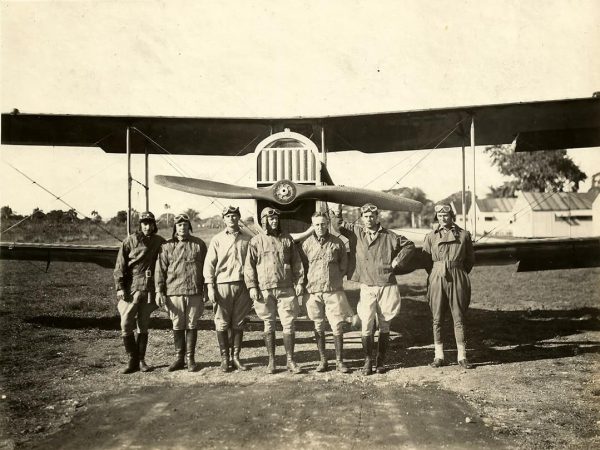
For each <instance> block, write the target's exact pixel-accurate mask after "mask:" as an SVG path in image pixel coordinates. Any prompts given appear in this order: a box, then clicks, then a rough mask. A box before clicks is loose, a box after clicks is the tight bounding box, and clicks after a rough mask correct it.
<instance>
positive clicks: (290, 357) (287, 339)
mask: <svg viewBox="0 0 600 450" xmlns="http://www.w3.org/2000/svg"><path fill="white" fill-rule="evenodd" d="M295 340H296V336H295V334H294V333H290V334H285V333H284V334H283V347H284V348H285V354H286V359H287V364H286V366H287V369H288V370H289V371H290V372H292V373H294V374H298V373H302V369H300V367H298V364H296V361H294V343H295Z"/></svg>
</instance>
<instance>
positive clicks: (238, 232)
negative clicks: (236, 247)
mask: <svg viewBox="0 0 600 450" xmlns="http://www.w3.org/2000/svg"><path fill="white" fill-rule="evenodd" d="M240 232H241V230H240V229H239V228H238V230H237V231H231V230H230V229H229V228H225V234H229V235H231V236H237V235H238V234H240Z"/></svg>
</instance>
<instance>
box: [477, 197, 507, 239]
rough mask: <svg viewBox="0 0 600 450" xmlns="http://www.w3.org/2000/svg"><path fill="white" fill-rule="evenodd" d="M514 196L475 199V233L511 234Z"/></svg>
mask: <svg viewBox="0 0 600 450" xmlns="http://www.w3.org/2000/svg"><path fill="white" fill-rule="evenodd" d="M516 201H517V199H516V198H482V199H477V200H475V205H476V206H475V207H476V208H477V209H476V211H477V214H476V217H477V233H478V234H479V233H485V234H491V235H496V236H511V235H512V234H513V231H512V229H511V221H512V211H513V208H514V206H515V203H516Z"/></svg>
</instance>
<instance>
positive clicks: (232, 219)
mask: <svg viewBox="0 0 600 450" xmlns="http://www.w3.org/2000/svg"><path fill="white" fill-rule="evenodd" d="M223 222H225V226H226V227H227V228H228V229H230V230H238V229H239V228H240V216H238V215H237V214H235V213H229V214H225V215H224V216H223Z"/></svg>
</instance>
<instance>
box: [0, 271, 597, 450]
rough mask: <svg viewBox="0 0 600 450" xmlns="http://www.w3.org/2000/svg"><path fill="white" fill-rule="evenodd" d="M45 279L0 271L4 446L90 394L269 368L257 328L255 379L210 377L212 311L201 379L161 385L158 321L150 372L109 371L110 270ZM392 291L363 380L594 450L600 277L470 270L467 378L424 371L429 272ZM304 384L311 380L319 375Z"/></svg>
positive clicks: (547, 440)
mask: <svg viewBox="0 0 600 450" xmlns="http://www.w3.org/2000/svg"><path fill="white" fill-rule="evenodd" d="M44 269H45V264H43V263H29V262H16V261H2V262H1V263H0V275H1V283H0V285H1V289H2V291H1V300H0V339H1V341H0V342H1V344H0V345H1V366H2V372H1V380H0V390H1V394H2V400H1V402H0V408H1V410H0V411H1V412H0V429H1V433H2V438H1V439H0V448H2V447H3V446H4V447H6V448H11V447H12V446H13V445H15V444H17V445H20V444H27V445H28V444H32V443H34V444H35V443H43V440H44V439H45V438H46V436H47V435H49V434H52V433H54V432H55V431H57V430H58V429H60V428H61V427H62V426H63V425H64V424H66V423H68V422H70V421H71V420H72V418H73V417H74V416H75V415H77V413H78V411H79V410H82V409H85V407H86V405H87V404H88V403H89V404H91V403H93V402H95V401H96V399H97V398H98V396H100V395H106V394H108V393H111V392H119V391H122V390H123V389H127V388H128V387H131V386H132V384H131V383H134V384H135V386H157V385H158V386H160V385H166V384H168V385H173V384H175V385H178V384H181V385H186V384H189V383H206V384H211V385H212V384H219V383H227V384H232V383H233V384H235V383H240V384H243V385H247V384H251V383H262V382H263V381H262V380H263V379H264V378H265V373H264V369H263V366H264V364H265V361H266V358H265V354H264V350H263V348H262V340H261V333H259V332H248V333H246V341H247V349H245V350H244V355H243V356H244V358H245V359H246V360H247V361H248V362H250V364H251V365H252V366H253V370H251V371H250V372H246V373H234V374H222V373H220V372H219V371H218V368H217V365H218V360H219V358H218V350H217V345H216V338H215V336H214V332H213V331H211V329H210V328H211V326H210V324H211V322H210V320H209V319H210V317H211V316H210V313H209V311H206V312H205V314H204V316H203V319H206V320H205V321H203V324H204V327H203V328H204V329H203V330H202V331H201V332H200V337H199V345H198V347H199V351H198V353H199V356H200V362H201V364H202V365H203V366H204V367H205V368H204V369H203V370H202V371H201V372H200V373H201V374H202V376H201V377H200V376H199V375H197V374H188V373H187V372H186V373H179V374H176V375H174V376H170V375H169V376H167V374H166V372H165V370H166V369H165V367H166V365H167V364H168V363H169V362H170V360H171V358H172V344H171V335H170V331H169V327H170V322H169V320H168V319H167V316H166V313H165V312H164V311H160V312H157V313H155V315H154V317H153V321H152V332H151V333H152V334H151V338H150V341H151V342H150V347H149V357H148V359H149V360H150V362H151V363H152V364H155V365H157V366H158V369H157V370H155V371H154V372H152V373H150V374H144V375H143V376H142V374H135V375H133V376H132V377H129V378H128V377H125V376H120V375H117V370H118V369H119V368H120V367H121V366H122V365H123V363H124V362H125V355H124V353H123V351H122V348H121V342H120V338H119V332H118V331H117V330H118V323H119V322H118V316H117V314H116V308H115V303H114V297H115V292H114V289H113V286H112V271H111V270H110V269H101V268H98V267H97V266H94V265H91V264H67V263H53V264H52V265H51V266H50V270H49V271H48V272H47V273H46V272H45V271H44ZM399 281H400V283H401V287H402V295H403V309H402V312H401V314H400V316H399V318H398V319H397V320H395V321H394V323H393V330H394V331H395V332H397V333H398V336H397V338H396V339H394V340H393V342H392V352H391V353H392V356H391V360H390V364H391V366H392V367H393V370H391V371H390V372H388V374H386V375H384V376H383V377H380V378H375V377H370V378H367V380H366V381H364V382H365V383H371V384H373V385H382V383H383V385H385V383H392V384H394V385H395V386H396V385H397V386H400V387H401V386H438V387H439V388H440V389H444V390H447V391H449V392H453V393H455V394H458V395H459V396H460V397H461V398H464V399H466V400H467V401H468V402H469V404H471V405H472V406H473V408H475V410H476V411H477V413H478V416H477V418H476V419H475V420H477V421H481V422H483V423H485V425H486V426H489V427H490V429H492V430H493V432H494V433H495V434H497V435H498V436H510V437H511V438H514V442H518V443H519V444H518V446H519V447H522V448H592V447H596V448H597V447H598V446H599V445H600V437H599V431H600V422H599V418H600V417H599V403H598V400H599V398H600V380H599V379H598V373H599V371H598V369H599V358H598V351H599V349H600V310H599V306H600V289H599V287H600V284H599V283H600V270H599V269H582V270H568V271H548V272H531V273H515V272H514V268H512V267H506V266H505V267H476V268H475V270H474V272H473V274H472V284H473V301H472V305H471V310H470V315H469V318H468V330H469V333H468V338H469V348H470V356H471V359H472V360H473V362H474V363H475V364H476V365H477V368H476V370H472V371H468V372H465V371H460V370H458V369H457V368H456V366H450V367H446V368H443V369H442V370H437V371H436V370H433V369H430V368H429V367H427V363H428V362H430V360H431V358H432V348H431V341H432V338H431V331H430V314H429V311H428V308H427V304H426V303H425V300H424V297H423V296H424V294H425V273H424V272H421V271H418V272H415V273H412V274H410V275H406V276H403V277H400V278H399ZM347 290H348V294H349V298H350V301H351V303H353V304H354V305H355V304H356V302H357V299H358V292H357V290H356V285H354V284H353V283H348V284H347ZM446 328H450V327H446ZM449 332H450V330H447V332H446V341H447V342H451V335H450V334H449ZM298 334H299V339H298V340H299V343H298V346H297V350H298V351H297V353H298V358H299V360H300V363H301V364H302V365H303V366H304V367H306V368H308V369H311V368H314V366H315V365H316V361H315V356H316V350H315V346H314V342H313V341H312V339H311V337H310V336H311V333H309V332H308V331H303V332H300V333H298ZM279 344H280V343H279ZM347 348H348V351H347V359H348V360H349V361H350V364H351V365H352V366H353V367H354V368H357V367H358V366H359V365H360V364H361V358H362V352H361V351H360V349H359V346H358V345H357V344H352V343H350V344H349V345H348V346H347ZM278 352H279V353H280V354H281V350H280V349H278ZM449 355H450V356H451V357H453V356H454V353H453V352H452V351H450V352H449ZM280 363H282V361H280ZM278 376H283V377H285V376H286V375H278ZM307 376H309V375H307ZM309 377H311V378H309V379H310V380H312V382H315V383H318V382H319V378H318V377H317V375H310V376H309ZM328 377H330V378H328V380H329V379H333V380H334V381H336V382H339V383H341V384H342V385H343V384H344V383H356V382H358V381H359V380H361V379H362V378H363V377H361V376H360V375H359V374H358V373H357V372H354V373H352V374H351V375H348V376H347V377H346V378H343V376H341V375H338V374H335V373H334V374H332V375H331V376H328ZM331 377H333V378H331ZM267 378H268V377H267ZM360 382H361V383H362V382H363V381H360Z"/></svg>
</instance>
